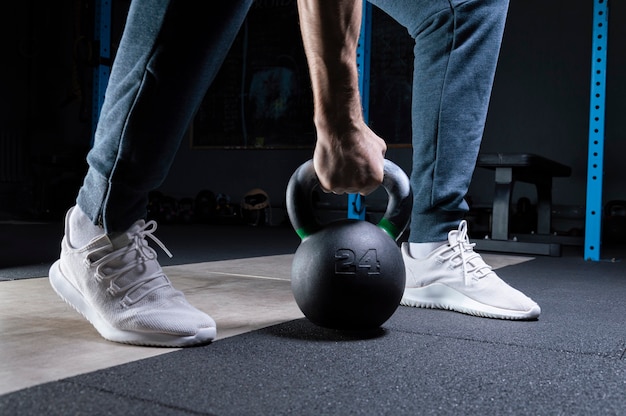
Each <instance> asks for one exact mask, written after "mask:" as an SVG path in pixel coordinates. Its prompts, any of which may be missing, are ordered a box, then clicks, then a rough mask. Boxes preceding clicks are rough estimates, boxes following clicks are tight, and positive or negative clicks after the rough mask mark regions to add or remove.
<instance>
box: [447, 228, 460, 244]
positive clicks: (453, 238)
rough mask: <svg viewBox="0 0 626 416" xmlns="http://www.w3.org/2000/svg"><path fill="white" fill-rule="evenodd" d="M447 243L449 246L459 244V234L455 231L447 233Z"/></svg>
mask: <svg viewBox="0 0 626 416" xmlns="http://www.w3.org/2000/svg"><path fill="white" fill-rule="evenodd" d="M448 243H450V245H451V246H456V245H457V244H458V243H459V232H458V231H457V230H452V231H450V232H449V233H448Z"/></svg>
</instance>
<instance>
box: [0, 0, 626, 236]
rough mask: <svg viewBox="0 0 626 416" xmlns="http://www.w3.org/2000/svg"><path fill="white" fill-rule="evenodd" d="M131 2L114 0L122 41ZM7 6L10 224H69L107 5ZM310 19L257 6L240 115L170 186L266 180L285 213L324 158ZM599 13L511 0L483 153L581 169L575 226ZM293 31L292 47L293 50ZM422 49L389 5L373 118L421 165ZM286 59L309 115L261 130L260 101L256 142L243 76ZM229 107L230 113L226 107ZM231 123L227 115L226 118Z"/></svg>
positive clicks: (186, 153) (2, 210)
mask: <svg viewBox="0 0 626 416" xmlns="http://www.w3.org/2000/svg"><path fill="white" fill-rule="evenodd" d="M128 4H129V2H128V1H127V0H116V1H113V15H114V18H113V28H112V29H113V30H112V32H113V36H112V40H113V45H112V49H113V50H114V49H115V46H116V42H117V40H118V38H119V34H120V33H121V29H122V25H123V22H124V17H125V12H126V9H127V7H128ZM0 7H1V9H2V11H1V12H0V16H1V19H2V23H1V24H0V27H1V29H0V30H1V31H2V36H1V37H0V39H1V42H2V45H3V47H2V51H3V56H2V60H1V63H0V220H4V221H7V220H9V221H13V220H20V221H21V220H27V221H32V220H52V221H57V220H60V219H61V218H62V216H63V213H64V212H65V210H66V209H67V207H68V206H70V205H72V204H73V200H74V196H75V194H76V190H77V188H78V186H79V185H80V181H81V179H82V175H83V173H84V169H85V163H84V156H85V153H86V151H87V149H88V147H89V142H90V138H91V128H92V124H91V123H92V120H91V105H92V101H91V98H92V97H91V74H92V71H93V66H94V64H95V62H96V57H95V55H94V53H95V50H94V45H93V44H92V42H91V40H92V37H93V35H92V30H93V8H94V4H93V2H92V1H90V0H74V1H70V0H63V1H57V2H43V1H35V0H30V1H24V2H17V1H12V2H4V3H3V5H2V6H0ZM625 8H626V6H625V5H624V3H623V2H618V1H614V2H612V3H611V10H610V16H611V21H610V26H609V27H610V36H609V60H608V88H607V115H606V122H607V125H606V145H605V150H606V151H605V155H606V156H605V157H606V159H605V182H604V201H603V202H604V203H606V202H608V201H612V200H624V199H626V189H625V187H624V185H623V178H622V171H623V164H622V159H623V154H624V153H625V152H626V137H624V134H623V131H624V129H623V125H622V120H623V119H622V117H621V115H623V114H624V113H625V111H626V102H625V100H626V99H625V98H624V97H626V77H624V76H623V71H624V68H625V62H624V61H625V59H626V58H625V57H624V54H622V53H620V52H619V51H621V50H623V45H624V44H626V29H625V28H624V25H623V24H621V23H620V22H622V21H623V20H624V17H625V16H626V10H625ZM296 19H297V16H296V11H295V1H270V0H259V1H257V2H256V4H255V6H254V8H253V10H252V11H251V13H250V16H249V19H248V24H247V28H246V31H247V33H244V31H243V29H242V32H241V33H240V37H239V38H238V40H237V42H236V43H235V45H234V47H233V50H232V51H231V53H230V54H229V60H227V63H228V65H229V66H228V70H230V71H239V72H238V73H239V74H240V73H241V71H243V68H242V67H241V65H242V64H243V62H244V61H243V60H242V54H243V51H244V49H243V48H244V47H245V48H246V49H245V50H246V52H247V60H246V61H245V63H246V67H245V70H246V71H247V72H246V74H244V75H245V76H244V77H240V75H236V76H230V78H229V77H228V76H226V75H224V74H221V75H220V77H218V80H219V81H220V82H216V83H215V85H214V87H213V88H212V90H211V91H210V92H209V95H208V96H207V97H208V98H207V101H206V102H207V103H208V104H206V103H205V104H206V106H208V109H209V110H211V108H213V109H215V108H222V111H225V112H228V111H230V113H229V114H227V116H228V117H230V118H231V119H232V120H230V121H231V123H232V124H231V125H230V127H228V126H224V125H222V126H219V127H220V128H221V129H222V130H221V132H222V134H221V135H220V134H219V133H218V134H217V136H215V137H213V138H211V137H209V138H208V139H207V137H205V136H201V134H205V135H206V134H210V131H209V133H207V131H208V130H210V128H206V126H204V130H203V125H202V124H198V123H200V122H198V123H196V124H197V125H196V126H195V129H191V130H192V131H194V133H190V134H189V137H187V138H186V139H185V140H183V143H182V146H181V148H180V151H179V153H178V155H177V158H176V160H175V163H174V165H173V167H172V170H171V173H170V175H169V177H168V178H167V180H166V181H165V183H164V184H163V186H162V187H161V189H160V191H161V192H163V193H164V194H167V195H171V196H173V197H174V198H183V197H194V196H195V195H196V194H197V193H198V192H199V191H200V190H202V189H210V190H212V191H213V192H215V193H225V194H227V195H229V196H230V197H231V198H232V200H233V201H239V200H240V198H241V197H242V196H243V195H244V194H245V193H246V192H247V191H249V190H250V189H252V188H261V189H263V190H265V191H266V192H267V193H268V194H269V195H270V198H271V201H272V205H273V206H274V207H275V210H274V212H275V214H274V215H275V218H274V221H276V222H279V221H280V216H281V215H282V211H281V208H282V207H283V206H284V189H285V185H286V183H287V181H288V178H289V176H290V174H291V173H292V172H293V170H294V169H295V168H296V167H297V166H298V165H299V164H300V163H302V162H303V161H304V160H306V159H308V158H309V157H310V156H311V147H310V143H311V140H312V130H311V129H312V128H311V125H310V114H308V111H310V99H309V98H308V95H307V94H308V91H307V90H306V84H307V82H308V81H307V79H306V76H307V72H306V67H305V66H304V62H303V60H302V59H303V58H302V55H301V50H299V48H298V45H297V44H296V43H294V42H295V41H294V39H296V40H298V38H297V36H299V34H298V32H297V30H298V28H297V20H296ZM591 19H592V1H587V0H575V1H571V0H552V1H540V0H512V1H511V8H510V13H509V19H508V24H507V28H506V33H505V37H504V43H503V48H502V53H501V58H500V64H499V67H498V72H497V76H496V82H495V86H494V90H493V96H492V101H491V109H490V113H489V117H488V122H487V126H486V131H485V137H484V143H483V148H482V150H483V151H485V152H526V153H537V154H540V155H542V156H545V157H548V158H551V159H554V160H556V161H559V162H561V163H564V164H566V165H569V166H571V168H572V176H571V177H569V178H557V179H555V181H554V204H555V209H554V211H555V212H554V217H555V218H554V225H555V227H557V228H558V227H561V228H562V231H564V232H567V231H569V230H570V229H573V228H575V229H579V230H580V229H582V228H583V225H584V223H583V220H584V209H583V207H584V203H585V187H586V163H587V128H588V105H589V104H588V101H589V73H590V72H589V71H590V69H589V68H590V62H589V61H590V47H591ZM280 30H282V31H284V33H281V32H277V31H280ZM244 39H245V41H244ZM285 39H289V42H290V43H288V44H287V45H286V46H285V45H284V43H285V42H287V41H286V40H285ZM298 41H299V40H298ZM281 42H282V43H281ZM263 48H264V49H263ZM281 48H282V49H281ZM285 48H286V49H285ZM411 48H412V46H411V44H410V39H409V37H408V35H407V34H406V33H405V32H404V29H403V28H401V27H400V26H398V25H397V24H396V23H395V22H394V21H393V20H392V19H390V18H389V17H387V16H386V15H384V14H383V13H382V12H379V11H378V10H376V9H375V14H374V28H373V46H372V56H373V58H372V82H371V96H372V101H371V107H370V108H371V125H372V127H373V128H374V129H375V130H376V131H378V132H379V133H380V134H381V135H383V136H384V137H385V138H386V139H387V140H388V142H389V143H390V145H391V147H392V148H391V149H390V151H389V153H388V155H389V157H390V158H391V159H393V160H394V161H396V162H397V163H398V164H400V165H401V166H402V167H404V168H405V169H406V170H407V171H408V170H409V169H410V158H411V153H410V152H411V150H410V147H409V146H408V145H407V143H408V141H409V134H410V120H409V106H410V83H411V71H412V68H411V67H412V55H411ZM264 60H265V61H264ZM238 63H239V64H241V65H240V66H239V67H238V66H237V64H238ZM278 65H282V66H284V67H288V68H289V69H290V70H291V75H292V76H293V77H292V78H290V81H289V82H290V83H289V84H288V85H289V86H290V87H292V88H294V91H296V92H295V93H293V94H292V95H290V96H289V97H290V98H291V99H292V101H291V104H292V106H291V107H290V111H291V113H290V116H291V117H292V119H291V120H292V121H293V120H294V119H295V120H297V121H298V123H294V124H291V125H288V126H289V129H285V128H284V125H282V126H283V127H282V130H281V129H280V128H279V127H276V126H274V127H273V130H272V127H271V126H270V127H268V126H267V125H259V124H258V123H257V124H256V125H255V124H254V120H252V119H251V118H252V117H254V114H253V112H252V110H250V108H246V109H245V116H244V118H246V117H247V118H246V124H247V133H248V137H246V139H245V140H243V138H242V136H241V125H242V124H241V116H242V114H244V113H242V112H241V111H242V110H241V108H242V106H241V105H240V102H239V101H238V100H239V96H240V94H241V84H240V83H241V79H242V78H243V79H246V82H247V83H248V85H247V86H246V89H245V92H246V94H249V93H250V88H249V87H250V85H249V84H250V83H251V82H252V80H253V78H254V77H255V76H262V74H261V72H262V70H263V69H267V68H271V67H272V66H278ZM259 74H261V75H259ZM303 85H304V87H303ZM257 93H258V92H257ZM211 94H212V95H211ZM220 100H221V101H220ZM229 100H230V103H228V101H229ZM226 104H229V105H230V107H229V109H224V106H225V105H226ZM210 105H213V107H210ZM203 114H204V115H206V112H205V113H202V112H200V113H199V116H200V115H203ZM214 119H215V117H214ZM220 120H221V121H222V122H223V121H224V120H226V115H225V116H224V118H222V119H220ZM220 120H218V121H220ZM213 121H215V120H213ZM228 128H230V130H228ZM227 131H230V134H231V136H230V137H226V132H227ZM268 131H269V133H268ZM259 132H260V133H259ZM213 134H215V132H213ZM290 135H291V136H293V137H291V139H292V141H291V142H290ZM272 138H274V139H276V141H275V142H272V140H271V139H272ZM208 145H214V146H217V147H211V146H208ZM220 146H222V147H220ZM223 146H228V147H223ZM233 146H234V147H233ZM241 146H248V147H247V148H242V147H241ZM255 146H256V147H255ZM491 175H492V173H491V172H489V171H482V170H480V169H478V170H477V171H476V174H475V177H474V182H473V184H472V187H471V189H470V197H471V200H472V202H473V204H474V206H478V207H480V206H488V205H489V204H490V201H491V197H492V188H493V186H492V181H493V179H492V176H491ZM520 196H528V197H529V198H531V200H532V199H534V191H533V190H532V189H530V188H525V187H524V186H523V185H520V186H518V187H517V188H516V195H515V196H514V199H517V198H518V197H520ZM372 203H374V204H375V203H376V198H374V199H373V201H372Z"/></svg>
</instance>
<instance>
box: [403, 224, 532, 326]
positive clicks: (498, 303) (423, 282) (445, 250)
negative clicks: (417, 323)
mask: <svg viewBox="0 0 626 416" xmlns="http://www.w3.org/2000/svg"><path fill="white" fill-rule="evenodd" d="M408 247H409V246H408V244H407V243H405V244H403V246H402V253H403V258H404V262H405V266H406V272H407V275H406V276H407V285H406V289H405V294H404V297H403V299H402V304H403V305H407V306H418V307H429V308H442V309H451V310H455V311H458V312H463V313H469V314H473V315H479V316H488V317H494V318H505V319H532V318H536V317H537V316H539V313H540V308H539V306H538V305H537V304H536V303H535V302H534V301H533V300H532V299H530V298H528V297H527V296H526V295H524V294H523V293H522V292H520V291H518V290H517V289H514V288H512V287H511V286H509V285H508V284H506V283H505V282H504V281H503V280H502V279H500V278H499V277H498V275H497V274H496V273H495V272H494V271H493V270H492V269H491V267H490V266H489V265H487V264H486V263H485V262H484V260H483V259H482V257H481V256H480V254H478V253H476V252H475V251H474V249H473V247H474V244H472V243H470V241H469V238H468V235H467V223H466V222H465V221H462V222H461V223H460V225H459V228H458V229H457V230H452V231H450V233H449V234H448V243H447V244H444V245H442V246H441V247H439V248H438V249H435V250H433V251H432V252H431V253H430V254H429V255H428V256H427V257H425V258H423V259H416V258H413V257H412V256H411V255H410V253H409V249H408Z"/></svg>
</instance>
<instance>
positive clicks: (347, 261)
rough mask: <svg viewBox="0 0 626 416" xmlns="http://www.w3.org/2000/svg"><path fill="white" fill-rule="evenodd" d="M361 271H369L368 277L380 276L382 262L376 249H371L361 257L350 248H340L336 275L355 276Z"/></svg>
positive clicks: (336, 254) (336, 260) (337, 254)
mask: <svg viewBox="0 0 626 416" xmlns="http://www.w3.org/2000/svg"><path fill="white" fill-rule="evenodd" d="M357 258H358V260H357ZM359 270H363V271H367V274H368V275H380V261H378V255H377V253H376V249H375V248H370V249H369V250H367V251H366V252H365V254H363V255H361V256H360V257H357V253H355V252H354V251H353V250H351V249H349V248H340V249H339V250H337V251H336V252H335V273H336V274H340V275H341V274H350V275H353V274H357V272H358V271H359Z"/></svg>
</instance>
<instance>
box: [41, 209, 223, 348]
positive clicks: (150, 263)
mask: <svg viewBox="0 0 626 416" xmlns="http://www.w3.org/2000/svg"><path fill="white" fill-rule="evenodd" d="M68 215H69V214H68ZM155 230H156V223H155V222H154V221H150V222H148V223H145V222H144V221H143V220H140V221H137V222H136V223H135V224H134V225H133V226H132V227H131V228H130V229H129V230H128V231H127V232H125V233H122V234H121V235H119V236H117V237H115V238H113V239H112V240H111V239H109V237H108V236H107V235H101V236H98V237H95V238H94V239H93V240H91V241H90V242H89V243H88V244H87V245H86V246H84V247H81V248H73V247H71V246H70V243H69V241H68V238H67V235H69V234H68V233H67V232H66V237H65V238H64V239H63V241H62V244H61V246H62V248H61V259H60V260H59V261H57V263H55V265H53V267H52V269H51V271H50V281H51V284H52V286H53V287H54V288H55V290H56V291H57V293H59V295H60V296H61V297H62V298H64V299H65V300H66V301H67V302H68V303H69V304H71V305H72V306H74V308H76V309H77V310H78V311H79V312H81V313H82V314H83V315H85V317H87V319H89V320H90V321H91V322H92V324H93V325H94V326H95V327H96V329H98V331H99V332H100V333H101V334H102V335H103V336H104V337H105V338H107V339H110V340H112V341H118V342H126V343H133V344H144V345H168V346H169V345H172V346H182V345H188V344H193V343H199V342H205V341H209V340H211V339H213V338H214V337H215V322H214V321H213V319H211V318H210V317H209V316H208V315H206V314H205V313H203V312H201V311H199V310H197V309H196V308H194V307H193V306H191V305H190V304H189V303H188V302H187V300H186V299H185V297H184V295H183V294H182V293H181V292H180V291H178V290H176V289H174V288H173V287H172V285H171V283H170V280H169V279H168V278H167V276H166V275H165V274H164V272H163V270H162V268H161V266H160V265H159V263H158V260H157V253H156V252H155V250H154V249H152V248H151V247H150V246H149V245H148V242H147V240H146V238H150V239H152V240H153V241H155V242H156V243H157V244H158V245H159V246H161V247H162V248H163V249H164V251H165V252H166V253H168V254H169V252H168V251H167V249H166V248H165V246H163V244H162V243H161V242H160V241H159V240H158V239H157V238H156V237H155V236H154V235H153V233H154V231H155Z"/></svg>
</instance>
